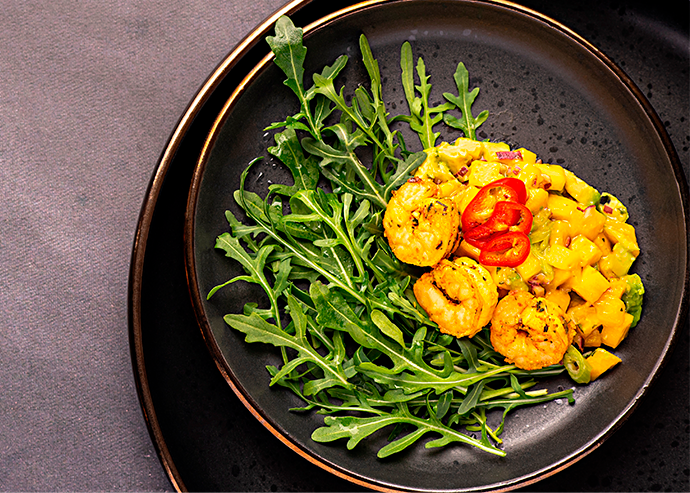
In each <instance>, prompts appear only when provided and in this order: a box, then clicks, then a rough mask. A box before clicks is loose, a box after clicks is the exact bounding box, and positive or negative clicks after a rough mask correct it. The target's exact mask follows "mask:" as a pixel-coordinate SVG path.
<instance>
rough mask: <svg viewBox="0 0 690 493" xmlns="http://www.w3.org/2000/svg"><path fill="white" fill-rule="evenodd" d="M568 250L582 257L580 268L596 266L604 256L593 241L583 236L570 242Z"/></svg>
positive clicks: (578, 236)
mask: <svg viewBox="0 0 690 493" xmlns="http://www.w3.org/2000/svg"><path fill="white" fill-rule="evenodd" d="M568 248H570V249H571V250H572V251H574V252H575V253H577V255H578V256H579V257H580V267H584V266H585V265H594V264H596V263H597V262H598V261H599V259H600V258H601V255H602V254H601V250H599V247H598V246H596V244H595V243H594V242H593V241H592V240H590V239H589V238H587V237H586V236H584V235H581V234H579V235H577V236H576V237H575V238H573V239H572V240H571V241H570V245H569V246H568Z"/></svg>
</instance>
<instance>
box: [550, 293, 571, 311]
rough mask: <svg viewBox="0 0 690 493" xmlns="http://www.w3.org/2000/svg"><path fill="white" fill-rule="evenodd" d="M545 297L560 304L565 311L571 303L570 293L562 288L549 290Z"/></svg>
mask: <svg viewBox="0 0 690 493" xmlns="http://www.w3.org/2000/svg"><path fill="white" fill-rule="evenodd" d="M544 298H546V299H547V300H549V301H551V302H553V303H555V304H556V305H558V306H559V307H560V308H561V310H563V312H566V311H567V310H568V305H570V295H569V294H568V293H567V292H565V291H563V290H561V289H554V290H552V291H547V292H546V294H545V295H544Z"/></svg>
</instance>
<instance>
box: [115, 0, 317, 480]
mask: <svg viewBox="0 0 690 493" xmlns="http://www.w3.org/2000/svg"><path fill="white" fill-rule="evenodd" d="M313 1H314V0H292V1H291V2H289V3H288V4H286V5H284V6H283V7H281V8H279V9H278V10H276V11H275V12H273V13H272V14H271V15H270V16H268V17H267V18H265V19H264V20H263V21H262V22H261V23H260V24H259V25H258V26H256V27H255V28H254V29H253V30H252V31H251V32H249V33H248V34H247V35H246V36H245V37H244V38H243V39H242V40H241V41H240V42H239V43H237V44H236V45H235V47H234V48H233V49H232V50H231V51H230V52H229V54H228V55H226V56H225V57H224V58H223V60H222V61H221V62H220V63H219V64H218V65H217V66H216V67H215V68H214V70H213V71H212V72H211V74H210V75H209V76H208V77H207V79H206V80H205V82H204V83H203V84H202V85H201V87H200V88H199V89H198V90H197V91H196V93H195V94H194V96H193V98H192V99H191V100H190V102H189V103H188V105H187V107H186V108H185V110H184V112H183V113H182V115H181V117H180V118H179V120H178V121H177V123H176V124H175V126H174V129H173V131H172V133H171V134H170V136H169V137H168V140H167V141H166V143H165V145H164V147H163V151H162V152H161V154H160V156H159V159H158V161H157V163H156V166H155V168H154V172H153V175H152V177H151V179H150V181H149V183H148V185H147V188H146V192H145V194H144V199H143V202H142V205H141V208H140V212H139V217H138V219H137V226H136V230H135V234H134V240H133V245H132V252H131V255H130V268H129V275H128V283H127V318H128V339H129V348H130V357H131V360H132V361H131V364H132V371H133V374H134V381H135V387H136V391H137V396H138V398H139V404H140V407H141V410H142V413H143V416H144V421H145V422H146V427H147V429H148V432H149V436H150V437H151V439H152V442H153V445H154V449H155V450H156V453H157V455H158V458H159V460H160V462H161V465H162V466H163V469H164V471H165V473H166V475H167V476H168V479H169V480H170V482H171V483H172V486H173V488H174V489H175V490H176V491H178V492H184V491H188V489H187V487H186V486H185V483H184V481H183V479H182V476H181V475H180V473H179V471H178V470H177V467H176V466H175V462H174V460H173V458H172V455H171V454H170V450H169V449H168V446H167V443H166V440H165V437H164V436H163V432H162V429H161V426H160V423H159V421H158V418H157V413H156V410H155V406H154V403H153V399H152V396H151V390H150V386H149V380H148V375H147V370H146V362H145V358H144V344H143V326H142V321H141V307H142V304H141V298H142V275H143V270H144V261H145V256H146V246H147V241H148V235H149V232H150V227H151V223H152V219H153V215H154V212H155V209H156V205H157V202H158V198H159V196H160V193H161V191H162V188H163V185H164V181H165V176H166V175H167V173H168V171H169V169H170V166H171V165H172V162H173V160H174V157H175V154H176V152H177V150H178V149H179V148H180V146H181V144H182V141H183V140H184V137H185V135H186V133H187V132H188V131H189V129H190V127H191V126H192V125H193V122H194V118H195V117H196V116H197V115H198V114H199V113H200V112H201V109H202V107H203V106H204V104H205V103H206V101H208V99H209V98H210V96H211V94H212V93H213V91H214V90H215V89H216V87H217V86H218V85H219V84H220V82H221V81H222V79H223V78H224V77H225V76H226V74H227V73H228V72H230V71H231V70H232V68H233V67H235V66H236V65H237V64H238V63H239V61H240V60H241V59H242V58H243V57H245V56H246V55H247V54H248V53H249V52H250V51H251V49H252V48H253V47H255V46H256V45H257V44H258V43H259V42H260V41H261V37H262V35H263V34H264V33H265V32H268V30H269V29H271V28H272V27H273V25H274V24H275V21H276V20H277V19H278V17H280V16H281V15H291V14H292V13H294V12H296V11H298V10H299V9H301V8H302V7H304V6H305V5H307V4H309V3H311V2H313Z"/></svg>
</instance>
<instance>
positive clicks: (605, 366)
mask: <svg viewBox="0 0 690 493" xmlns="http://www.w3.org/2000/svg"><path fill="white" fill-rule="evenodd" d="M620 362H621V359H620V358H619V357H618V356H616V355H615V354H611V353H609V352H608V351H607V350H606V349H603V348H597V349H595V350H594V352H593V353H592V354H590V355H589V356H587V363H589V364H590V366H591V367H592V369H591V371H590V374H589V378H590V380H589V381H590V382H591V381H593V380H595V379H596V378H598V377H599V376H600V375H601V374H602V373H604V372H605V371H607V370H610V369H611V368H613V367H614V366H616V365H617V364H618V363H620Z"/></svg>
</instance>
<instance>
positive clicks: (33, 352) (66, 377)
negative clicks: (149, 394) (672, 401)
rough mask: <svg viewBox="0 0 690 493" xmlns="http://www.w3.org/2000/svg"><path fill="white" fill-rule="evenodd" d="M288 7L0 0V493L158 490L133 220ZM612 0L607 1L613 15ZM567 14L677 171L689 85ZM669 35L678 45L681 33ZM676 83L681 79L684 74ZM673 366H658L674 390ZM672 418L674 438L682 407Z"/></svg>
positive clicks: (232, 2) (252, 0) (683, 152)
mask: <svg viewBox="0 0 690 493" xmlns="http://www.w3.org/2000/svg"><path fill="white" fill-rule="evenodd" d="M317 1H323V0H317ZM284 3H286V2H284V0H260V1H257V0H226V1H219V0H207V1H180V0H167V1H161V0H156V1H137V0H130V1H127V0H119V1H115V0H110V1H105V0H103V1H80V2H77V1H68V0H50V1H46V0H21V1H19V0H17V1H12V0H3V1H0V199H1V202H0V219H1V221H2V223H1V224H2V226H1V228H0V490H3V491H18V490H24V491H46V490H50V491H72V490H79V491H84V490H90V491H91V490H116V491H119V490H122V491H130V490H170V489H171V488H172V487H171V483H170V482H169V480H168V478H167V477H166V475H165V473H164V471H163V468H162V467H161V464H160V462H159V459H158V457H157V455H156V453H155V451H154V448H153V445H152V442H151V439H150V437H149V435H148V432H147V428H146V424H145V422H144V419H143V416H142V412H141V408H140V404H139V401H138V398H137V393H136V388H135V383H134V377H133V374H132V366H131V358H130V347H129V341H128V324H127V281H128V269H129V262H130V254H131V249H132V244H133V239H134V233H135V229H136V225H137V218H138V214H139V211H140V208H141V205H142V200H143V198H144V195H145V192H146V188H147V185H148V183H149V180H150V178H151V175H152V173H153V171H154V168H155V166H156V163H157V160H158V158H159V155H160V153H161V151H162V149H163V147H164V145H165V143H166V141H167V139H168V137H169V135H170V132H171V131H172V130H173V128H174V126H175V124H176V122H177V120H178V118H179V117H180V116H181V114H182V113H183V111H184V109H185V107H186V106H187V104H188V102H189V101H190V100H191V98H192V97H193V96H194V94H195V92H196V90H197V89H198V87H199V86H200V85H201V84H202V83H203V82H204V80H205V79H206V77H207V76H208V74H209V73H210V72H211V71H212V70H213V69H214V67H215V66H216V65H217V64H218V63H219V62H220V61H221V60H222V58H223V57H224V56H225V55H226V54H227V53H228V52H229V51H230V50H231V49H232V48H233V47H234V46H235V44H236V43H237V42H238V41H239V40H240V39H241V38H242V37H243V36H244V35H246V34H247V33H248V32H249V31H250V30H251V29H252V28H254V27H255V26H256V25H257V24H258V23H259V22H260V21H261V20H263V19H264V18H265V17H267V16H268V15H269V14H270V13H271V12H273V11H274V10H275V9H277V8H278V7H280V6H281V5H283V4H284ZM533 3H534V2H533ZM543 3H544V4H545V5H546V4H547V2H543ZM615 3H616V2H613V3H612V4H611V5H610V6H606V7H605V8H612V9H620V10H621V12H620V14H619V15H626V12H625V11H624V8H623V7H622V6H619V5H614V4H615ZM622 3H623V4H624V3H625V2H622ZM562 20H564V21H565V19H562ZM571 20H572V24H573V27H574V28H575V29H576V30H578V31H579V32H580V34H582V35H584V36H585V37H586V38H590V39H591V38H594V39H593V41H594V42H595V43H597V44H600V45H604V47H605V51H606V50H607V49H608V50H613V51H616V50H617V53H616V54H617V55H618V54H621V53H622V54H623V55H620V56H619V58H618V59H617V61H619V62H621V61H622V62H623V68H624V69H630V70H633V71H635V72H636V73H637V74H641V75H640V76H639V80H635V82H636V83H637V84H639V85H640V87H642V88H643V89H644V90H645V91H646V92H649V93H650V94H651V93H653V94H654V97H653V98H652V99H651V102H652V103H653V104H660V105H661V106H662V108H661V110H660V113H661V114H662V119H663V120H668V123H667V126H668V128H669V132H670V134H671V136H672V138H673V141H674V144H675V145H676V148H677V150H678V152H679V154H680V156H681V160H682V161H683V164H684V168H685V171H686V174H687V173H688V145H689V144H690V137H689V136H688V128H687V127H688V120H687V118H688V116H689V115H688V110H687V95H686V96H685V97H684V98H681V100H682V101H684V104H685V107H681V108H680V109H678V108H676V112H675V113H674V112H673V111H672V110H671V109H669V108H667V107H666V106H663V105H667V106H668V105H669V102H668V101H664V99H663V98H664V94H665V93H666V92H669V93H670V92H671V91H675V92H676V93H677V92H678V91H683V90H687V87H684V86H683V85H682V83H681V85H680V86H679V87H678V86H676V87H671V86H670V83H669V84H668V85H669V87H658V86H655V87H653V86H652V83H653V82H654V81H656V80H659V79H658V74H653V73H652V72H653V70H654V67H653V63H651V62H652V61H650V68H649V73H648V74H647V73H646V72H647V70H646V68H645V67H637V66H631V64H634V63H636V61H635V58H634V57H633V56H630V57H629V58H626V56H625V55H624V54H625V52H626V50H628V49H629V50H634V49H635V47H634V40H633V38H634V33H633V32H631V33H628V34H630V35H631V38H630V39H628V40H625V39H624V38H621V36H623V33H606V32H602V31H601V30H600V29H598V28H597V27H591V24H590V21H588V20H587V13H586V12H585V13H582V16H581V17H580V18H575V19H571ZM619 40H620V41H619ZM677 42H679V43H685V44H687V42H688V40H687V31H685V33H683V32H680V33H679V38H678V40H677ZM626 43H629V45H630V46H629V47H626ZM614 58H615V57H614ZM626 62H627V63H628V65H627V67H626V66H625V63H626ZM678 75H679V76H680V77H681V79H679V80H681V81H684V82H685V83H687V80H688V76H687V67H686V71H685V73H684V74H678ZM661 80H662V81H663V80H666V79H661ZM668 80H674V79H673V78H672V77H669V78H668ZM647 86H648V87H647ZM657 96H658V97H657ZM658 110H659V109H658ZM678 115H682V117H683V118H682V119H678ZM685 331H686V332H687V328H686V329H685ZM682 338H683V340H684V341H686V342H684V346H683V347H684V348H685V349H687V334H685V335H683V336H682ZM684 362H685V363H681V367H680V368H676V369H675V370H673V369H672V370H670V371H675V372H676V373H678V372H680V374H681V381H683V382H684V384H683V385H686V386H687V375H686V374H685V373H684V372H687V371H688V368H687V358H685V359H684ZM683 364H684V365H685V366H682V365H683ZM682 375H685V376H682ZM672 377H673V376H671V377H669V376H668V375H667V376H666V377H665V378H672ZM684 392H685V396H686V397H687V389H685V390H684ZM684 409H685V410H686V412H687V405H685V407H684ZM676 421H677V423H675V424H671V425H670V426H676V427H678V430H680V431H678V432H677V433H679V434H680V436H682V437H683V438H684V440H685V441H684V442H681V444H680V446H681V448H682V447H686V448H687V433H688V431H687V423H688V421H687V417H686V418H685V419H684V420H683V418H682V417H679V418H678V419H677V420H676ZM683 423H685V424H684V425H683ZM683 427H684V429H683ZM669 446H670V445H669ZM676 446H678V445H676ZM682 453H683V454H685V455H684V457H687V450H682ZM676 470H677V468H676ZM676 474H680V475H681V477H680V478H679V480H680V483H679V482H674V483H671V482H663V481H661V480H660V481H659V484H660V485H667V484H668V485H670V486H669V487H673V485H674V484H676V485H677V484H681V485H683V484H685V485H686V486H687V468H686V469H685V471H682V468H681V472H680V473H676ZM683 474H685V478H683V477H682V475H683ZM683 480H684V481H685V482H684V483H683ZM665 487H666V486H664V488H665ZM681 489H682V488H681ZM676 491H679V490H678V489H677V490H676Z"/></svg>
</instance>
